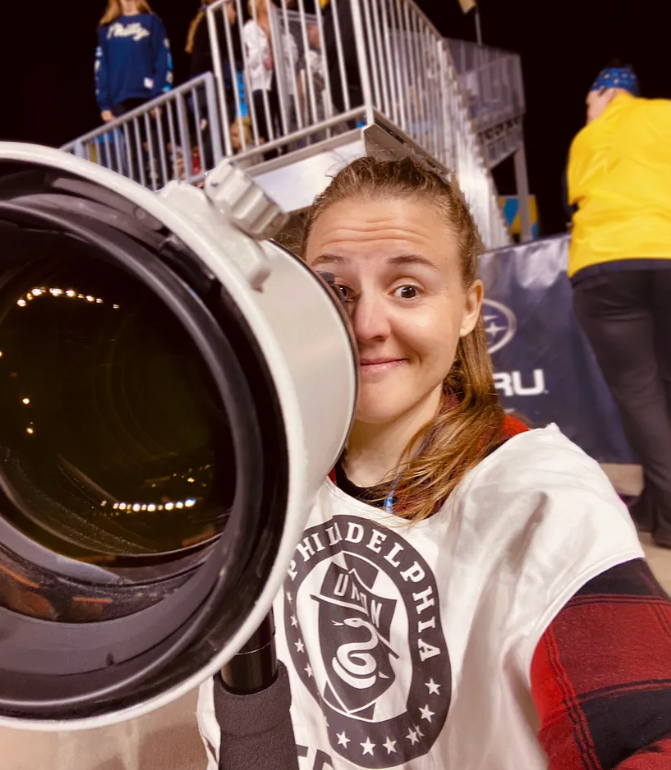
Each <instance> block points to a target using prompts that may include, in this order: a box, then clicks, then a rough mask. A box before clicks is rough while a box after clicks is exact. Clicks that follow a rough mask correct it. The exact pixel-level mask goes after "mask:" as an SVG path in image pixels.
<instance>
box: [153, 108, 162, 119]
mask: <svg viewBox="0 0 671 770" xmlns="http://www.w3.org/2000/svg"><path fill="white" fill-rule="evenodd" d="M150 114H151V116H152V118H154V120H158V119H159V118H160V117H161V108H160V107H154V109H153V110H152V111H151V113H150Z"/></svg>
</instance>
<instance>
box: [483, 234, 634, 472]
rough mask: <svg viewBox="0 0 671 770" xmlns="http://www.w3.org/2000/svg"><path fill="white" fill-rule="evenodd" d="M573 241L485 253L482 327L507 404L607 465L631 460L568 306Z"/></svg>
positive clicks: (616, 417)
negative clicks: (552, 427)
mask: <svg viewBox="0 0 671 770" xmlns="http://www.w3.org/2000/svg"><path fill="white" fill-rule="evenodd" d="M568 243H569V238H568V236H560V237H556V238H546V239H543V240H538V241H533V242H532V243H524V244H520V245H518V246H510V247H508V248H505V249H498V250H496V251H491V252H488V253H486V254H484V255H483V256H482V257H481V260H480V276H481V278H482V280H483V282H484V284H485V297H486V299H485V307H484V318H485V329H486V331H487V339H488V342H489V350H490V353H491V354H492V360H493V362H494V371H495V375H494V378H495V382H496V387H497V390H498V392H499V396H500V397H501V402H502V404H503V406H504V407H505V408H506V409H507V410H509V411H515V412H518V413H519V414H521V415H522V416H524V417H525V418H527V419H528V420H529V421H530V422H531V423H533V425H534V426H537V427H538V426H542V425H547V424H548V423H552V422H554V423H556V424H557V425H558V426H559V427H560V428H561V430H562V432H563V433H564V434H565V435H567V436H568V437H569V438H570V439H572V440H573V441H575V443H576V444H578V446H580V447H581V448H582V449H584V451H585V452H587V453H588V454H589V455H591V456H592V457H593V458H594V459H596V460H598V461H599V462H602V463H633V462H635V458H634V455H633V453H632V451H631V449H630V447H629V445H628V443H627V440H626V438H625V435H624V431H623V429H622V424H621V422H620V418H619V414H618V412H617V408H616V406H615V404H614V403H613V400H612V398H611V396H610V393H609V391H608V387H607V386H606V383H605V382H604V380H603V377H602V375H601V372H600V370H599V367H598V364H597V362H596V359H595V358H594V354H593V353H592V350H591V348H590V346H589V343H588V342H587V340H586V338H585V337H584V335H583V333H582V331H581V330H580V327H579V325H578V322H577V321H576V320H575V318H574V316H573V311H572V307H571V285H570V283H569V280H568V277H567V275H566V264H567V251H568Z"/></svg>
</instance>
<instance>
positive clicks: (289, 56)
mask: <svg viewBox="0 0 671 770" xmlns="http://www.w3.org/2000/svg"><path fill="white" fill-rule="evenodd" d="M242 35H243V40H244V44H245V49H246V63H247V73H248V77H249V87H250V89H251V91H252V92H253V91H269V90H270V88H271V87H272V80H273V72H274V71H276V70H277V69H278V65H279V67H281V68H283V69H282V70H281V71H279V72H278V75H280V76H283V77H286V80H287V84H288V85H287V88H288V92H289V94H293V93H294V90H295V89H294V79H295V77H296V76H295V70H296V66H297V64H298V47H297V45H296V41H295V40H294V38H293V37H292V36H291V35H289V34H284V35H282V44H281V48H282V56H283V57H284V61H283V62H274V63H273V69H270V70H269V69H267V68H266V66H265V64H264V59H265V58H266V57H267V56H269V55H272V54H273V48H272V45H271V44H270V41H269V40H268V36H267V35H266V33H265V31H264V30H263V29H262V28H261V27H260V26H259V24H258V23H257V22H255V21H254V20H253V19H250V20H249V21H248V22H247V23H246V24H245V26H244V27H243V30H242ZM278 55H279V54H278ZM276 87H277V86H276Z"/></svg>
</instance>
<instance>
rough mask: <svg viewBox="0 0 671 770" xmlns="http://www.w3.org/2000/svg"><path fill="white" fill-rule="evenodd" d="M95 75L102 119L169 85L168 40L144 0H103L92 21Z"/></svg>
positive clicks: (117, 115) (112, 116)
mask: <svg viewBox="0 0 671 770" xmlns="http://www.w3.org/2000/svg"><path fill="white" fill-rule="evenodd" d="M95 75H96V98H97V100H98V106H99V108H100V114H101V117H102V119H103V121H104V122H105V123H109V122H110V121H112V120H114V119H115V118H118V117H121V115H123V114H124V113H126V112H129V111H130V110H132V109H135V108H136V107H139V106H140V105H141V104H143V103H144V102H147V101H150V100H151V99H155V98H156V97H157V96H160V95H161V94H162V93H166V92H167V91H170V89H171V87H172V77H173V76H172V58H171V55H170V43H169V41H168V36H167V34H166V31H165V27H164V26H163V22H162V21H161V20H160V19H159V17H158V16H156V14H155V13H153V12H152V10H151V8H150V7H149V4H148V3H147V2H146V0H108V3H107V10H106V11H105V14H104V16H103V17H102V19H101V20H100V25H99V27H98V48H97V50H96V62H95Z"/></svg>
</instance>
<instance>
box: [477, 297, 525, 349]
mask: <svg viewBox="0 0 671 770" xmlns="http://www.w3.org/2000/svg"><path fill="white" fill-rule="evenodd" d="M482 314H483V318H484V321H485V333H486V334H487V349H488V350H489V353H490V355H491V354H492V353H496V351H497V350H501V348H503V347H505V346H506V345H507V344H508V343H509V342H510V341H511V340H512V338H513V337H514V336H515V332H516V331H517V319H516V318H515V313H513V311H512V310H511V309H510V308H509V307H506V306H505V305H502V304H501V303H500V302H495V301H494V300H493V299H486V300H484V302H483V308H482Z"/></svg>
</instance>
